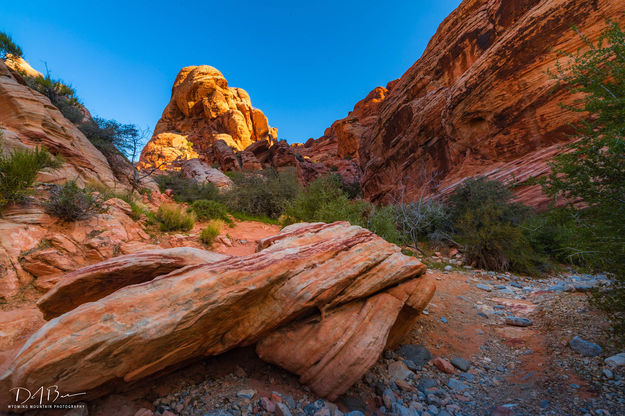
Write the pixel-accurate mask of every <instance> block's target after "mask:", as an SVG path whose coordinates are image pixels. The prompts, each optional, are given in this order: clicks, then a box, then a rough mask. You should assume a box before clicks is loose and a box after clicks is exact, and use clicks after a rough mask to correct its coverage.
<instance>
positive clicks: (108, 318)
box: [0, 222, 433, 400]
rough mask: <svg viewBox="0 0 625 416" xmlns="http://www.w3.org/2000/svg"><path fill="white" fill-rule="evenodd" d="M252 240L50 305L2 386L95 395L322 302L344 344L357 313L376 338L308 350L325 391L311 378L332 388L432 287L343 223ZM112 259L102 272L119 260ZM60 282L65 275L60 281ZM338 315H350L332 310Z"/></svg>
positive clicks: (417, 268) (412, 265)
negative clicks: (367, 344) (239, 248)
mask: <svg viewBox="0 0 625 416" xmlns="http://www.w3.org/2000/svg"><path fill="white" fill-rule="evenodd" d="M259 248H260V249H261V250H260V251H259V252H258V253H256V254H253V255H249V256H246V257H226V258H215V259H214V260H213V261H212V262H208V263H206V264H198V265H190V266H186V267H182V268H180V269H177V270H175V271H172V272H169V273H168V274H164V275H161V276H158V277H155V278H153V279H152V280H149V281H145V282H143V283H138V284H131V285H129V286H125V287H122V288H119V289H117V290H116V291H114V292H113V293H110V294H108V295H106V296H105V297H103V298H100V299H98V300H96V301H94V302H88V303H84V304H82V305H81V306H79V307H77V308H76V309H73V310H71V311H69V312H66V313H64V314H62V315H60V316H58V317H57V318H56V319H53V320H51V321H49V322H48V323H47V324H46V325H44V326H43V327H42V328H41V329H40V330H39V331H38V332H37V333H35V334H34V335H33V336H32V337H31V338H30V339H29V341H28V342H27V343H26V345H24V347H23V348H22V350H21V351H20V353H19V354H18V355H17V357H16V358H15V359H14V360H13V362H12V363H11V366H10V367H9V369H8V370H7V371H6V372H5V373H4V374H3V375H2V378H1V379H0V385H2V386H3V387H5V386H7V385H12V386H14V385H23V386H30V385H31V384H32V383H37V384H38V385H39V384H40V383H52V384H58V385H62V386H63V387H64V389H65V390H66V391H67V392H83V391H86V392H87V393H88V395H87V396H86V397H85V396H81V397H80V399H81V400H82V399H85V398H89V397H95V396H98V395H101V394H103V393H106V392H109V391H111V390H114V389H115V388H116V387H121V386H123V385H125V384H127V383H132V382H134V381H136V380H139V379H142V378H145V377H147V376H150V375H154V374H157V373H159V372H160V371H162V370H165V369H168V368H170V367H172V366H174V365H176V364H179V363H184V362H188V361H189V360H193V359H196V358H199V357H202V356H210V355H218V354H220V353H223V352H225V351H227V350H229V349H232V348H234V347H237V346H246V345H254V344H255V343H256V342H258V341H259V340H261V339H264V338H266V337H267V336H270V334H271V333H272V332H274V331H276V330H279V328H283V327H285V326H287V325H289V324H295V322H297V321H300V320H302V319H304V320H306V318H307V317H308V316H313V315H315V314H316V311H319V310H320V311H323V314H322V319H321V322H320V325H322V326H323V328H324V329H331V328H332V327H333V326H334V325H333V324H332V323H333V322H335V323H336V328H334V330H335V331H336V332H335V333H336V334H339V336H342V337H344V338H345V339H351V340H352V341H350V342H352V343H353V342H354V341H357V340H358V336H357V337H356V338H354V337H350V336H349V333H352V334H354V331H353V329H354V328H346V327H343V326H347V327H352V326H353V325H354V324H356V325H357V326H358V325H360V328H359V330H358V331H357V332H358V333H361V332H362V334H363V335H364V334H365V333H368V334H372V335H374V337H373V338H372V339H375V342H374V343H373V344H374V345H373V346H372V347H371V348H365V349H362V348H361V346H359V345H358V343H357V342H356V343H355V344H352V345H353V347H349V348H348V347H346V348H343V349H342V350H341V351H340V352H341V354H343V355H345V356H352V355H353V356H356V355H358V356H359V357H360V358H359V359H358V360H357V361H358V365H353V366H345V365H344V364H341V360H340V359H338V357H337V356H336V351H332V350H330V351H327V350H326V351H320V352H318V354H321V356H323V360H324V361H325V362H326V364H325V365H324V366H323V372H322V374H325V377H326V378H327V377H330V375H332V377H335V378H336V379H337V381H336V382H333V383H334V385H335V386H336V388H335V390H333V392H332V393H329V392H324V390H323V389H322V388H321V387H320V386H319V384H318V380H319V378H314V377H313V378H311V380H310V383H311V387H312V388H313V389H315V390H318V391H319V393H320V394H327V395H329V394H333V395H334V394H340V392H341V390H342V389H346V388H348V387H349V385H350V383H352V382H353V380H356V379H358V378H359V377H360V376H362V374H363V373H364V371H366V369H367V368H368V367H367V365H368V364H367V363H373V362H375V359H376V358H377V356H378V355H379V353H380V351H381V348H383V346H384V345H386V344H387V341H388V340H389V339H390V337H389V336H388V335H386V334H390V333H392V332H393V331H395V329H396V328H397V326H396V324H397V322H398V320H402V319H405V318H406V317H408V318H410V317H412V315H410V314H409V315H402V311H403V310H404V309H405V308H408V309H410V310H412V311H413V312H415V313H418V312H419V311H420V310H421V309H422V308H423V307H424V306H425V304H426V303H427V301H428V300H429V297H431V294H432V291H433V284H431V282H430V283H428V281H425V280H424V281H423V283H421V279H422V278H420V277H419V276H421V275H422V274H423V273H424V272H425V266H424V265H423V264H422V263H420V262H419V261H417V260H416V259H415V258H413V257H407V256H404V255H402V254H401V252H400V249H399V247H397V246H395V245H392V244H390V243H387V242H386V241H384V240H383V239H381V238H379V237H377V236H376V235H374V234H373V233H371V232H369V231H367V230H365V229H362V228H360V227H355V226H350V225H349V224H348V223H342V222H340V223H334V224H321V223H320V224H297V225H294V226H290V227H286V228H285V229H284V230H283V231H282V232H281V233H280V234H279V235H278V236H275V237H272V238H269V239H266V240H263V241H261V242H260V243H259ZM136 256H141V255H140V254H137V255H136ZM129 260H130V259H129ZM116 261H118V260H115V259H114V260H111V262H112V263H115V262H116ZM132 262H133V261H132V260H130V263H132ZM112 263H111V264H112ZM116 264H117V266H116V267H113V268H111V269H110V270H111V272H112V273H115V270H120V269H121V268H123V267H126V266H124V262H123V261H122V262H119V261H118V263H116ZM128 267H131V266H128ZM103 269H104V268H101V267H99V266H97V265H96V266H92V269H90V270H91V272H92V273H93V274H92V275H91V276H90V274H89V273H90V272H89V271H88V270H87V269H85V270H87V271H85V270H83V272H82V275H81V276H82V277H81V278H80V279H78V280H82V281H89V280H92V281H93V280H94V279H92V277H93V276H96V275H97V279H95V280H99V281H103V279H105V276H104V273H103ZM168 270H170V269H167V270H165V269H163V271H164V272H167V271H168ZM77 273H78V272H77ZM149 278H152V274H150V276H149ZM64 281H65V282H69V281H70V279H67V280H65V279H62V280H61V283H59V286H58V287H62V286H63V285H64V283H63V282H64ZM76 281H77V280H74V282H76ZM126 283H131V281H127V282H126ZM65 287H68V286H67V284H65ZM363 305H364V306H363ZM356 311H357V312H356ZM341 315H343V316H347V315H349V316H353V317H356V318H358V320H357V321H353V320H351V321H349V322H346V321H344V320H342V319H337V317H339V316H341ZM326 320H327V321H326ZM302 322H309V321H302ZM295 325H297V324H295ZM305 325H306V324H305ZM363 331H364V332H363ZM374 333H375V334H374ZM341 334H343V335H341ZM363 335H359V336H363ZM348 344H349V343H348ZM302 368H304V367H302ZM312 373H315V370H311V374H312ZM314 380H317V383H315V382H314ZM0 390H1V391H3V392H4V391H8V389H4V388H3V389H0ZM2 394H4V393H2Z"/></svg>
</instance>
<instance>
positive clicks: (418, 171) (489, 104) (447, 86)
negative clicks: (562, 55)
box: [332, 0, 625, 207]
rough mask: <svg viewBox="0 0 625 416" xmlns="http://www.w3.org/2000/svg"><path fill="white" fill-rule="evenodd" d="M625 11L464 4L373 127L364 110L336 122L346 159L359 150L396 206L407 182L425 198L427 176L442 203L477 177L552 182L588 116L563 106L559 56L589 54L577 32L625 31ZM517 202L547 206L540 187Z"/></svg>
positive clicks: (380, 195)
mask: <svg viewBox="0 0 625 416" xmlns="http://www.w3.org/2000/svg"><path fill="white" fill-rule="evenodd" d="M624 10H625V3H623V1H620V0H619V1H614V0H465V1H464V2H462V4H461V5H460V6H459V7H458V8H457V9H456V10H455V11H454V12H453V13H452V14H451V15H450V16H449V17H448V18H447V19H445V21H443V23H442V24H441V25H440V27H439V29H438V31H437V33H436V34H435V35H434V37H433V38H432V40H431V41H430V43H429V45H428V47H427V49H426V50H425V52H424V54H423V56H422V57H421V58H420V59H419V60H418V61H417V62H416V63H415V64H414V65H413V66H412V67H411V68H410V69H409V70H408V71H407V72H406V73H405V74H404V75H403V76H402V77H401V78H400V79H399V80H397V81H393V82H392V83H390V85H389V87H390V88H388V90H390V91H387V90H386V89H383V88H377V89H376V90H374V91H372V93H371V94H369V95H370V96H371V95H372V94H373V95H377V97H378V99H377V102H375V104H374V105H373V106H371V105H370V106H369V107H370V108H369V109H368V111H369V113H368V114H367V116H366V118H365V120H366V121H365V122H364V123H363V122H362V121H357V120H355V117H354V114H355V113H357V111H356V109H355V111H354V112H353V113H352V114H350V116H348V117H347V118H346V119H343V120H340V121H338V122H336V123H334V124H333V126H332V130H333V131H334V132H335V135H337V136H338V137H339V149H347V150H343V153H345V154H349V153H353V152H354V148H357V151H358V155H359V159H360V165H361V167H362V170H363V172H364V175H363V179H362V185H363V189H364V192H365V195H366V197H368V198H370V199H372V200H374V201H386V202H388V201H391V200H392V199H393V196H394V194H397V193H398V191H399V189H400V188H401V187H402V186H404V185H405V186H407V188H408V193H409V194H411V193H412V194H413V195H414V194H416V192H417V190H418V189H419V188H420V187H421V186H422V184H423V182H424V181H423V177H424V172H425V173H426V176H430V174H431V173H433V172H434V173H435V174H436V184H435V186H434V187H432V189H430V190H429V191H430V192H431V193H435V194H439V195H445V194H447V193H449V192H451V191H452V190H453V188H454V187H455V186H456V185H458V184H459V183H460V182H461V181H462V180H463V179H464V178H466V177H469V176H476V175H485V176H489V177H491V178H496V179H500V180H504V181H514V180H516V181H518V182H523V181H525V180H527V179H529V178H532V177H535V176H539V175H541V174H544V173H545V172H546V171H547V161H548V160H549V159H551V158H552V157H553V155H555V154H557V153H558V152H560V151H561V150H560V146H561V145H562V144H565V143H567V142H568V141H569V140H570V137H569V134H570V133H571V129H570V127H569V125H570V123H572V122H575V121H577V120H578V119H579V117H580V114H578V113H573V112H570V111H565V110H563V109H562V108H561V107H560V106H559V103H561V102H564V103H570V102H571V100H572V97H570V96H569V95H568V94H567V93H566V92H565V91H562V90H559V91H555V92H554V91H553V87H554V81H553V80H552V79H551V78H550V76H549V75H548V74H547V73H546V71H547V70H549V69H553V68H554V66H555V61H556V58H557V56H558V54H557V52H556V51H557V50H565V51H575V50H576V49H578V48H580V47H582V46H583V44H582V41H581V39H580V38H579V36H578V35H576V34H575V33H574V32H573V31H572V30H571V26H572V25H576V26H577V27H578V28H579V29H580V30H581V32H582V33H584V34H585V35H587V36H588V37H589V38H591V39H593V40H595V39H597V37H598V36H599V33H600V32H601V31H602V30H603V28H604V27H605V19H606V18H608V17H609V18H611V19H615V20H617V21H620V22H622V23H625V15H624V14H623V11H624ZM368 98H369V97H368ZM363 101H367V100H366V99H365V100H363ZM359 104H360V103H359ZM357 107H358V105H357ZM517 194H518V196H519V198H520V199H521V200H522V201H524V202H526V203H529V204H531V205H534V206H537V207H540V206H544V205H545V203H546V202H547V200H546V198H545V197H544V196H542V195H541V193H540V189H539V188H538V187H536V186H534V187H531V186H526V187H523V186H520V187H518V188H517Z"/></svg>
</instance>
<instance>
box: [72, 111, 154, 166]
mask: <svg viewBox="0 0 625 416" xmlns="http://www.w3.org/2000/svg"><path fill="white" fill-rule="evenodd" d="M78 128H79V129H80V131H82V133H83V134H84V135H85V136H86V137H87V139H89V141H90V142H91V143H93V145H94V146H96V147H97V148H98V149H99V150H100V151H102V152H105V153H106V152H111V150H112V148H115V149H117V150H118V151H119V152H121V153H122V154H123V155H124V156H125V157H126V158H127V159H128V160H130V161H131V162H133V161H134V160H135V158H136V157H137V155H138V153H139V151H140V147H141V145H142V143H143V141H144V139H145V136H146V132H145V131H142V130H141V129H139V128H138V127H137V126H136V125H134V124H122V123H120V122H118V121H116V120H107V119H104V118H101V117H93V118H92V119H91V120H85V121H83V122H82V123H80V124H78Z"/></svg>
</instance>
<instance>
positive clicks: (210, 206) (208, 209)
mask: <svg viewBox="0 0 625 416" xmlns="http://www.w3.org/2000/svg"><path fill="white" fill-rule="evenodd" d="M191 209H192V210H193V212H195V215H196V216H197V218H198V219H199V220H202V221H207V220H222V221H224V222H226V223H228V224H232V218H230V216H229V215H228V209H227V208H226V206H225V205H223V204H220V203H219V202H217V201H209V200H206V199H200V200H198V201H195V202H194V203H193V204H192V205H191Z"/></svg>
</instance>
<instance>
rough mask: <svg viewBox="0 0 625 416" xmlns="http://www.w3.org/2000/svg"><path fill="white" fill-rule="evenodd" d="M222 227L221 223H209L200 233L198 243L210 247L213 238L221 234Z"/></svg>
mask: <svg viewBox="0 0 625 416" xmlns="http://www.w3.org/2000/svg"><path fill="white" fill-rule="evenodd" d="M222 225H223V222H220V221H211V222H210V223H209V224H208V225H207V226H206V228H204V229H203V230H202V232H200V241H201V242H202V243H204V244H205V245H206V246H208V247H210V246H212V245H213V242H214V241H215V238H217V236H218V235H219V233H220V232H221V228H222Z"/></svg>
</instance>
